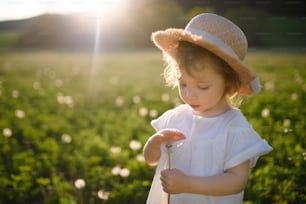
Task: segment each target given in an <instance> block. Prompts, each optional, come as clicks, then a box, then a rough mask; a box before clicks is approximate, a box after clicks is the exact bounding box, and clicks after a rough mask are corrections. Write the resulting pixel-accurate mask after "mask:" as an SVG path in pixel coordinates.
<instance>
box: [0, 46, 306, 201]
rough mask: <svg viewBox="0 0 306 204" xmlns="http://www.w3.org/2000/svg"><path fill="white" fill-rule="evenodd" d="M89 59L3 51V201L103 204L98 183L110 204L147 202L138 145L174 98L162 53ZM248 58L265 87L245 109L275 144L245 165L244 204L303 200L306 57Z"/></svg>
mask: <svg viewBox="0 0 306 204" xmlns="http://www.w3.org/2000/svg"><path fill="white" fill-rule="evenodd" d="M95 63H96V64H95V65H94V66H93V65H92V56H91V55H90V54H86V53H65V52H20V53H18V52H14V53H6V52H2V53H1V54H0V103H1V106H0V115H1V120H0V131H1V133H0V203H1V204H2V203H46V204H49V203H50V204H51V203H61V204H76V203H88V204H93V203H101V195H102V193H101V192H102V190H103V192H110V194H109V197H108V200H107V203H114V204H116V203H135V204H137V203H145V200H146V197H147V194H148V192H149V189H150V185H151V180H152V177H153V174H154V168H152V167H149V166H148V165H146V164H145V163H144V162H143V161H142V157H141V155H142V146H143V145H144V143H145V141H146V139H147V138H148V137H149V136H150V135H151V134H152V133H153V129H152V128H151V127H150V121H151V120H152V119H153V118H155V117H157V116H158V115H160V114H161V113H162V112H163V111H165V110H166V109H168V108H171V107H174V105H175V104H177V103H179V99H178V98H177V93H176V90H172V89H169V88H168V87H165V86H164V82H163V79H162V76H161V73H162V66H163V62H162V61H161V54H160V53H154V52H145V51H143V52H123V53H101V55H99V56H98V60H96V61H95ZM246 63H247V64H249V65H252V67H254V69H255V70H256V71H257V72H258V74H259V76H260V78H261V80H262V84H263V91H262V93H260V94H259V95H257V96H255V97H254V98H250V99H246V100H245V101H244V102H243V104H242V106H241V109H242V111H243V112H244V113H245V115H246V117H247V118H248V119H249V120H250V122H251V123H252V125H253V126H254V128H255V129H256V130H257V131H258V133H259V134H260V135H261V136H262V137H263V138H265V139H266V140H267V141H268V142H269V144H271V145H272V146H273V148H274V150H273V151H272V152H271V153H270V154H268V155H266V156H263V157H261V158H260V159H259V161H258V164H257V166H256V167H255V168H254V169H252V170H251V174H250V180H249V183H248V186H247V188H246V192H245V203H248V204H251V203H284V204H285V203H305V201H306V198H305V190H306V189H305V185H304V183H303V178H305V171H304V170H305V168H306V166H305V161H306V151H305V145H306V144H305V127H306V125H305V123H306V121H305V117H304V116H305V115H306V112H305V108H304V102H305V101H306V98H305V97H306V96H305V91H306V82H305V79H306V72H305V64H306V58H305V55H302V54H277V53H252V54H251V55H250V56H249V57H248V58H247V61H246ZM93 69H94V70H93ZM139 144H140V145H141V147H140V149H139ZM79 179H80V180H81V182H80V183H78V182H77V181H80V180H79ZM82 181H85V186H82V185H80V184H82ZM79 185H80V186H79ZM105 203H106V202H105Z"/></svg>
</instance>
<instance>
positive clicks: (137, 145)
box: [130, 140, 142, 151]
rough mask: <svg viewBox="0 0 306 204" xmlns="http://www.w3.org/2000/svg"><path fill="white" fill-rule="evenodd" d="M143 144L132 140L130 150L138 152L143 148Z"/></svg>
mask: <svg viewBox="0 0 306 204" xmlns="http://www.w3.org/2000/svg"><path fill="white" fill-rule="evenodd" d="M141 146H142V144H141V142H139V141H137V140H131V141H130V148H131V149H132V150H134V151H137V150H139V149H140V148H141Z"/></svg>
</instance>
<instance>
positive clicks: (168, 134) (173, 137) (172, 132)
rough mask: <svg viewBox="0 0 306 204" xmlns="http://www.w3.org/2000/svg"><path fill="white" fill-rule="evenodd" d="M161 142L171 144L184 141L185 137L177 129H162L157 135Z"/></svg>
mask: <svg viewBox="0 0 306 204" xmlns="http://www.w3.org/2000/svg"><path fill="white" fill-rule="evenodd" d="M157 135H158V136H159V137H160V139H161V141H162V142H166V143H172V142H176V141H179V140H183V139H186V136H185V135H184V134H183V133H181V132H180V131H179V130H177V129H163V130H161V131H159V132H158V133H157Z"/></svg>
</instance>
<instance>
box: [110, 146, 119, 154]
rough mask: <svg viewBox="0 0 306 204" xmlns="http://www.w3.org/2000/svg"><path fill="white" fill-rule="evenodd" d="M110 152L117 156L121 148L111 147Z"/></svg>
mask: <svg viewBox="0 0 306 204" xmlns="http://www.w3.org/2000/svg"><path fill="white" fill-rule="evenodd" d="M110 151H111V153H113V154H119V153H120V152H121V148H120V147H111V148H110Z"/></svg>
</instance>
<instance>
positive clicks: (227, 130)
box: [147, 105, 272, 204]
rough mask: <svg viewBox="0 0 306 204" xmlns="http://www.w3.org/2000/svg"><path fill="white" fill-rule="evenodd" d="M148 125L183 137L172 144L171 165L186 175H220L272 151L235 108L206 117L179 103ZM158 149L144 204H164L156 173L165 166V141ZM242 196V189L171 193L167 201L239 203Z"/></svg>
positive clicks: (195, 203) (197, 203)
mask: <svg viewBox="0 0 306 204" xmlns="http://www.w3.org/2000/svg"><path fill="white" fill-rule="evenodd" d="M151 124H152V126H153V127H154V128H155V129H156V131H159V130H161V129H164V128H175V129H178V130H180V131H181V132H182V133H183V134H184V135H185V136H186V139H184V140H181V141H178V142H175V143H173V145H172V148H171V151H172V152H171V166H172V168H178V169H180V170H182V171H183V172H184V173H186V174H188V175H193V176H212V175H217V174H221V173H223V172H224V171H225V170H227V169H229V168H232V167H234V166H237V165H238V164H241V163H242V162H244V161H247V160H249V161H250V167H254V166H255V165H256V161H257V159H258V158H259V156H261V155H263V154H266V153H268V152H269V151H271V150H272V148H271V147H270V146H269V145H268V144H267V142H266V141H265V140H263V139H262V138H261V137H260V136H259V135H258V134H257V133H256V132H255V131H254V130H253V128H252V127H251V126H250V124H249V123H248V121H247V120H246V119H245V117H244V116H243V115H242V113H241V112H240V111H239V110H238V109H231V110H229V111H227V112H225V113H223V114H221V115H218V116H216V117H208V118H207V117H202V116H196V115H194V114H193V113H192V109H191V108H190V107H189V106H188V105H180V106H178V107H176V108H174V109H171V110H168V111H167V112H165V113H164V114H163V115H162V116H160V117H159V118H157V119H155V120H153V121H152V122H151ZM161 151H162V154H161V158H160V160H159V163H158V166H157V168H156V172H155V175H154V178H153V182H152V185H151V189H150V192H149V196H148V199H147V204H167V194H166V193H165V192H164V191H163V190H162V186H161V182H160V172H161V171H162V170H164V169H166V168H167V166H168V156H167V149H166V147H165V144H162V147H161ZM242 199H243V192H241V193H238V194H233V195H228V196H205V195H197V194H187V193H182V194H175V195H171V204H239V203H242Z"/></svg>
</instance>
